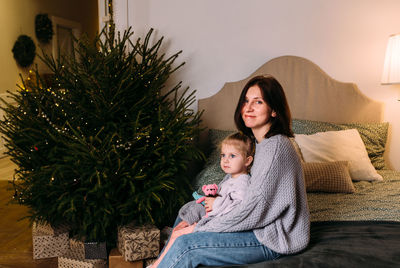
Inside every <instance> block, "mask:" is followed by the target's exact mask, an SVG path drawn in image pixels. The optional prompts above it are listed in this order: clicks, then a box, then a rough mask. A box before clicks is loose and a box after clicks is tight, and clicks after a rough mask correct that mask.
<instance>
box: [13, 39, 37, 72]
mask: <svg viewBox="0 0 400 268" xmlns="http://www.w3.org/2000/svg"><path fill="white" fill-rule="evenodd" d="M12 53H13V55H14V59H15V60H16V61H17V63H18V65H20V66H21V67H28V66H29V65H31V64H32V63H33V60H34V58H35V55H36V45H35V43H34V42H33V40H32V38H30V37H29V36H27V35H20V36H19V37H18V39H17V41H15V44H14V46H13V48H12Z"/></svg>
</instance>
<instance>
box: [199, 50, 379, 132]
mask: <svg viewBox="0 0 400 268" xmlns="http://www.w3.org/2000/svg"><path fill="white" fill-rule="evenodd" d="M256 75H272V76H274V77H275V78H276V79H277V80H278V81H279V82H280V83H281V85H282V87H283V89H284V91H285V93H286V97H287V99H288V102H289V107H290V110H291V113H292V118H296V119H309V120H317V121H324V122H333V123H351V122H358V123H372V122H381V121H382V119H383V110H384V107H383V104H382V103H379V102H376V101H374V100H372V99H370V98H368V97H366V96H365V95H364V94H362V93H361V91H360V90H359V89H358V88H357V86H356V85H355V84H353V83H343V82H339V81H336V80H334V79H333V78H331V77H330V76H328V75H327V74H326V73H325V72H324V71H322V70H321V68H319V67H318V66H317V65H316V64H314V63H313V62H311V61H309V60H307V59H305V58H301V57H296V56H282V57H278V58H275V59H272V60H270V61H268V62H267V63H265V64H264V65H262V66H261V67H260V68H259V69H258V70H256V71H255V72H254V73H253V74H251V75H250V76H249V77H248V78H246V79H244V80H241V81H237V82H229V83H226V84H225V85H224V86H223V88H222V89H221V90H220V91H219V92H218V93H216V94H215V95H213V96H211V97H209V98H205V99H200V100H199V105H198V108H199V111H201V110H204V113H203V116H202V120H203V126H205V127H207V128H214V129H222V130H234V129H236V128H235V124H234V121H233V114H234V111H235V108H236V105H237V102H238V100H239V95H240V93H241V91H242V89H243V87H244V85H245V84H246V82H247V81H248V80H249V79H250V78H252V77H253V76H256Z"/></svg>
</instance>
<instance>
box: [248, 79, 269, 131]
mask: <svg viewBox="0 0 400 268" xmlns="http://www.w3.org/2000/svg"><path fill="white" fill-rule="evenodd" d="M275 116H276V113H275V112H274V111H272V110H271V108H270V107H269V106H268V104H267V103H266V102H265V101H264V99H263V97H262V94H261V89H260V88H259V87H258V86H257V85H255V86H252V87H250V88H249V89H248V90H247V93H246V98H245V101H244V103H243V107H242V119H243V122H244V124H245V125H246V127H248V128H251V130H252V131H253V134H254V135H255V136H256V138H257V135H256V134H257V133H262V135H265V134H266V133H267V132H268V130H269V128H270V126H271V123H270V122H269V121H270V117H275Z"/></svg>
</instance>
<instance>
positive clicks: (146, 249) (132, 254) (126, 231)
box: [118, 224, 160, 261]
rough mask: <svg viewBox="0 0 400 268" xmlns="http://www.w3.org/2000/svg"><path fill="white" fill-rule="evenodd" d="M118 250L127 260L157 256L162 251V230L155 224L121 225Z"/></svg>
mask: <svg viewBox="0 0 400 268" xmlns="http://www.w3.org/2000/svg"><path fill="white" fill-rule="evenodd" d="M118 250H119V252H120V253H121V254H122V256H123V257H124V259H125V260H126V261H136V260H143V259H149V258H156V257H157V256H158V253H159V251H160V230H158V229H157V227H155V226H153V225H144V226H135V225H133V224H129V225H126V226H123V227H120V228H118Z"/></svg>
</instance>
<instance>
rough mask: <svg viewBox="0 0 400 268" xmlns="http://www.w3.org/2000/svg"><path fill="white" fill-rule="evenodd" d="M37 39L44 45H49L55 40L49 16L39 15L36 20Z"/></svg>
mask: <svg viewBox="0 0 400 268" xmlns="http://www.w3.org/2000/svg"><path fill="white" fill-rule="evenodd" d="M35 32H36V38H37V39H38V40H39V41H40V42H42V43H49V42H50V40H51V39H52V38H53V23H52V22H51V20H50V19H49V16H48V15H47V14H37V15H36V18H35Z"/></svg>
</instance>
